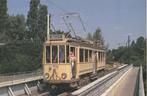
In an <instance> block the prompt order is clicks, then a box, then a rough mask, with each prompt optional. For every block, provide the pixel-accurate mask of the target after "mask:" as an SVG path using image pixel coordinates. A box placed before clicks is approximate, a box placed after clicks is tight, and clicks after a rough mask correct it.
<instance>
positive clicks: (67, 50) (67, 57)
mask: <svg viewBox="0 0 147 96" xmlns="http://www.w3.org/2000/svg"><path fill="white" fill-rule="evenodd" d="M66 62H67V63H69V46H66Z"/></svg>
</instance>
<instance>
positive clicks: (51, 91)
mask: <svg viewBox="0 0 147 96" xmlns="http://www.w3.org/2000/svg"><path fill="white" fill-rule="evenodd" d="M128 68H130V66H126V65H125V66H121V67H119V68H116V69H112V70H105V71H104V72H103V73H102V74H99V75H98V76H97V79H96V80H94V81H92V82H89V84H86V85H84V86H82V87H81V88H80V89H77V88H71V87H69V86H68V85H66V84H62V85H58V86H51V87H50V88H45V89H46V90H44V91H42V92H38V91H37V90H32V94H31V96H96V95H97V96H100V95H101V94H102V93H103V92H104V91H105V90H106V89H108V88H109V87H110V86H111V85H112V84H113V83H114V82H115V81H116V80H117V79H118V78H119V77H120V76H122V75H123V74H124V72H126V71H127V70H128ZM20 96H26V95H20Z"/></svg>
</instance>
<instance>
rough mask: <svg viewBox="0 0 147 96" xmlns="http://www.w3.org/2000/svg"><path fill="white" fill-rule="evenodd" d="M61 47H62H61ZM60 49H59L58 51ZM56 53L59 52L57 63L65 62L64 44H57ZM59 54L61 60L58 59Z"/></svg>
mask: <svg viewBox="0 0 147 96" xmlns="http://www.w3.org/2000/svg"><path fill="white" fill-rule="evenodd" d="M61 47H62V48H61ZM60 50H61V51H60ZM61 52H62V54H61V55H62V56H63V57H62V56H61V55H60V53H61ZM58 53H59V63H65V58H66V54H65V45H59V51H58ZM60 56H61V58H62V59H63V60H62V61H60V59H61V58H60Z"/></svg>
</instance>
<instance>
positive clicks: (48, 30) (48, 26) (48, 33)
mask: <svg viewBox="0 0 147 96" xmlns="http://www.w3.org/2000/svg"><path fill="white" fill-rule="evenodd" d="M50 23H51V15H50V14H48V15H47V40H50V25H51V24H50Z"/></svg>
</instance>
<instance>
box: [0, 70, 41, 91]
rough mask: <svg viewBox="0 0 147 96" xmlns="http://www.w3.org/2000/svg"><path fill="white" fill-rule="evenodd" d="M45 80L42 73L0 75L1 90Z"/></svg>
mask: <svg viewBox="0 0 147 96" xmlns="http://www.w3.org/2000/svg"><path fill="white" fill-rule="evenodd" d="M39 79H43V75H42V71H34V72H28V73H16V74H11V75H10V74H0V88H1V87H5V86H11V85H15V84H20V83H26V82H30V81H34V80H39Z"/></svg>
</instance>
